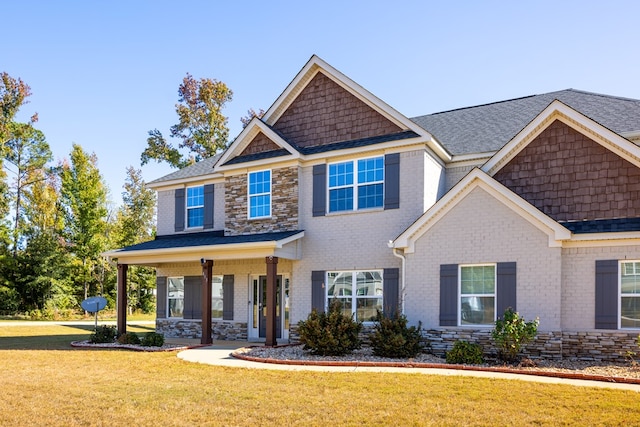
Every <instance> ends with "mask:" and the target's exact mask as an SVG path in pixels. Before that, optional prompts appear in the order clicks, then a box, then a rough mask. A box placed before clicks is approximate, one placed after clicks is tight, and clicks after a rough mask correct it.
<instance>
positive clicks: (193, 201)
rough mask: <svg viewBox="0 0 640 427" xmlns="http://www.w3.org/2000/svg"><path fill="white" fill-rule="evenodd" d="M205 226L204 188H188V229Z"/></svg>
mask: <svg viewBox="0 0 640 427" xmlns="http://www.w3.org/2000/svg"><path fill="white" fill-rule="evenodd" d="M203 225H204V187H203V186H200V187H189V188H187V228H194V227H202V226H203Z"/></svg>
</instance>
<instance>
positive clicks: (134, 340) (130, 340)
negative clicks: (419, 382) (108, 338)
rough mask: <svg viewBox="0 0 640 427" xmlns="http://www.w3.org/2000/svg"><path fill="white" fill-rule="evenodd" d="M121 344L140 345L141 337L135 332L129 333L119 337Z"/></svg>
mask: <svg viewBox="0 0 640 427" xmlns="http://www.w3.org/2000/svg"><path fill="white" fill-rule="evenodd" d="M118 342H119V343H120V344H136V345H137V344H140V337H138V334H136V333H135V332H127V333H124V334H122V335H120V336H119V337H118Z"/></svg>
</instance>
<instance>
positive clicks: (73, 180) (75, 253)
mask: <svg viewBox="0 0 640 427" xmlns="http://www.w3.org/2000/svg"><path fill="white" fill-rule="evenodd" d="M97 161H98V160H97V158H96V156H95V154H92V155H89V154H87V153H85V152H84V150H83V149H82V147H80V146H79V145H77V144H74V145H73V148H72V150H71V163H70V164H64V165H63V166H62V168H61V172H60V179H61V188H60V204H61V206H62V209H63V214H64V229H63V231H62V237H63V238H64V240H65V243H66V245H65V247H66V248H67V249H68V252H69V254H70V255H71V256H72V257H73V259H72V263H71V265H72V268H71V270H72V271H71V275H72V277H73V281H74V287H75V290H76V296H77V297H80V298H86V297H87V296H88V295H89V294H91V293H105V289H103V286H104V283H105V282H106V280H105V279H106V278H107V273H108V271H107V270H108V269H109V268H110V267H109V265H108V264H107V263H106V260H105V259H104V258H103V257H101V256H100V253H101V252H103V251H104V250H105V249H106V230H107V214H108V211H107V190H106V188H105V185H104V182H103V180H102V176H101V175H100V171H99V170H98V167H97Z"/></svg>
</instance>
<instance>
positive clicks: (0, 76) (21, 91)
mask: <svg viewBox="0 0 640 427" xmlns="http://www.w3.org/2000/svg"><path fill="white" fill-rule="evenodd" d="M29 96H31V88H30V87H29V86H28V85H27V84H26V83H25V82H23V81H22V80H21V79H17V80H16V79H14V78H13V77H11V76H10V75H9V74H8V73H6V72H4V71H3V72H2V73H0V148H1V147H2V146H3V145H4V143H5V141H6V140H7V139H8V135H9V129H8V127H9V124H10V123H12V122H13V119H14V118H15V116H16V114H17V113H18V110H19V109H20V107H21V106H22V105H24V104H26V103H27V102H28V101H27V98H28V97H29ZM36 121H38V115H37V114H34V115H33V116H31V123H35V122H36Z"/></svg>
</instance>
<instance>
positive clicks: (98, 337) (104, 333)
mask: <svg viewBox="0 0 640 427" xmlns="http://www.w3.org/2000/svg"><path fill="white" fill-rule="evenodd" d="M117 335H118V331H117V330H116V327H115V326H108V325H101V326H98V327H97V328H96V330H95V331H94V332H93V333H92V334H91V336H90V337H89V342H91V343H93V344H104V343H112V342H115V340H116V336H117Z"/></svg>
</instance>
